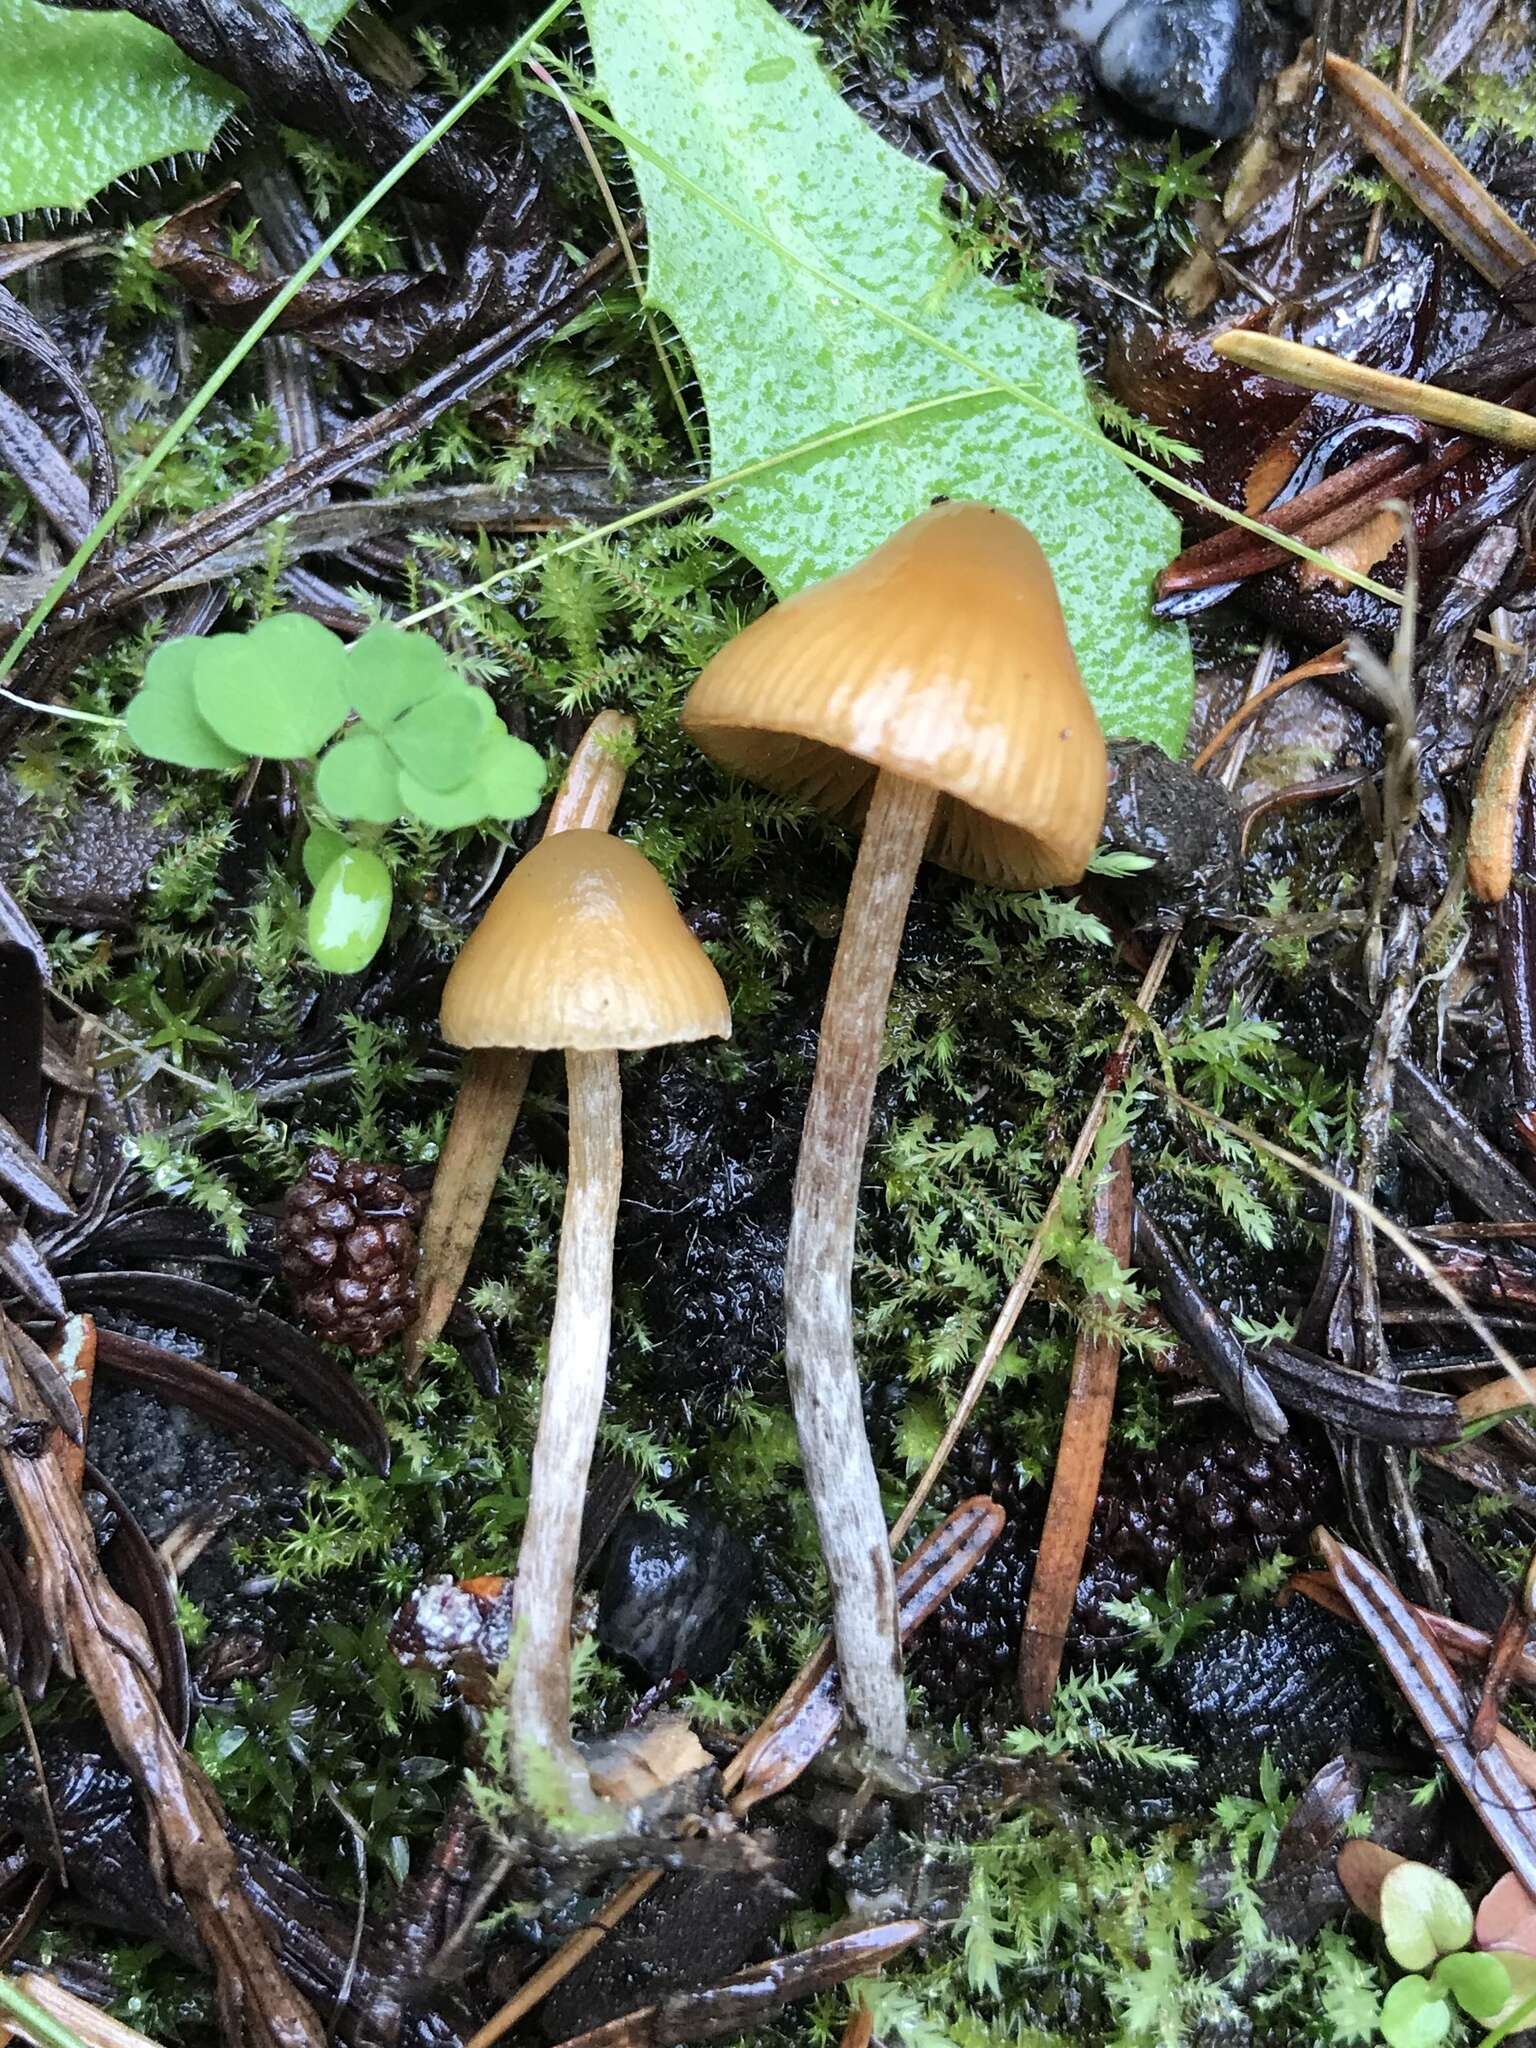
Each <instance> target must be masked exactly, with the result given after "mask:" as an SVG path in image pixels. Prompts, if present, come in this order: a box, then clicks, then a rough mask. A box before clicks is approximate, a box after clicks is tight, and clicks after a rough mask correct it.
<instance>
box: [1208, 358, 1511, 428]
mask: <svg viewBox="0 0 1536 2048" xmlns="http://www.w3.org/2000/svg"><path fill="white" fill-rule="evenodd" d="M1211 347H1212V348H1213V349H1214V351H1215V352H1216V354H1217V355H1219V356H1225V357H1226V358H1227V359H1228V361H1229V362H1234V363H1237V364H1239V365H1240V366H1241V367H1242V368H1243V369H1245V370H1256V371H1258V372H1259V373H1260V374H1261V375H1262V376H1265V377H1275V378H1278V379H1279V380H1280V382H1281V383H1283V384H1297V385H1299V386H1300V387H1301V388H1302V390H1304V391H1326V392H1329V393H1331V394H1332V395H1333V396H1334V397H1335V398H1348V399H1352V400H1354V401H1355V402H1356V403H1357V404H1360V405H1371V406H1374V407H1375V408H1376V409H1377V411H1379V412H1388V413H1406V414H1407V415H1408V416H1409V418H1410V419H1416V420H1426V421H1428V422H1429V424H1430V425H1431V426H1436V427H1450V428H1451V429H1452V430H1453V431H1454V432H1455V433H1457V434H1465V435H1470V436H1473V437H1474V438H1476V439H1477V440H1480V441H1497V442H1498V443H1499V444H1500V445H1501V446H1502V447H1505V448H1519V449H1521V450H1530V449H1533V448H1536V415H1533V414H1531V413H1528V412H1517V411H1516V410H1515V409H1514V408H1513V407H1512V406H1508V405H1495V404H1494V403H1493V402H1492V401H1491V400H1490V399H1487V398H1469V397H1468V396H1467V395H1466V393H1465V392H1461V391H1449V390H1447V389H1446V387H1445V386H1444V385H1442V384H1423V383H1420V381H1419V379H1418V378H1417V377H1393V376H1389V375H1388V373H1387V372H1386V371H1385V370H1372V369H1369V368H1368V367H1367V366H1366V365H1365V364H1364V363H1351V362H1348V361H1346V360H1345V358H1344V357H1343V356H1336V355H1334V354H1333V353H1332V352H1331V351H1330V350H1328V349H1325V348H1309V347H1307V346H1306V344H1305V343H1303V342H1299V341H1284V340H1282V339H1281V337H1280V336H1279V335H1278V334H1251V333H1248V332H1246V331H1244V330H1243V329H1240V328H1234V329H1233V331H1232V332H1231V333H1230V334H1219V335H1218V336H1217V337H1216V339H1215V340H1214V341H1213V342H1212V343H1211Z"/></svg>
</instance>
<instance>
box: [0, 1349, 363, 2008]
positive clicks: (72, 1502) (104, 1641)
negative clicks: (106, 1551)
mask: <svg viewBox="0 0 1536 2048" xmlns="http://www.w3.org/2000/svg"><path fill="white" fill-rule="evenodd" d="M0 1404H3V1405H4V1406H5V1407H7V1408H8V1409H9V1410H10V1411H11V1412H12V1413H14V1414H16V1415H18V1416H20V1417H21V1418H22V1419H23V1420H24V1421H34V1422H36V1421H44V1420H46V1411H45V1410H44V1409H43V1407H42V1405H41V1403H40V1401H39V1400H38V1397H37V1395H36V1393H35V1391H34V1390H33V1387H32V1385H31V1382H30V1380H29V1378H28V1376H27V1374H26V1373H25V1371H24V1370H23V1368H22V1367H21V1365H20V1363H19V1360H18V1358H17V1355H16V1352H15V1348H14V1343H13V1341H12V1330H11V1326H10V1325H9V1324H8V1323H6V1322H3V1321H0ZM0 1478H3V1480H4V1482H5V1486H6V1489H7V1491H8V1492H9V1494H10V1498H11V1503H12V1506H13V1507H14V1508H15V1510H16V1516H17V1519H18V1521H19V1522H20V1524H21V1528H22V1533H23V1535H24V1536H25V1539H26V1544H27V1555H28V1561H29V1568H30V1571H31V1574H32V1581H33V1591H34V1593H35V1596H36V1600H37V1604H38V1606H39V1608H40V1609H41V1611H42V1613H43V1616H44V1618H45V1622H46V1625H47V1628H48V1630H49V1633H50V1635H51V1637H52V1639H53V1642H54V1645H55V1648H56V1649H57V1650H58V1651H59V1652H60V1653H61V1654H63V1655H65V1656H67V1657H68V1659H69V1661H70V1663H71V1665H72V1666H73V1669H74V1671H75V1674H76V1676H77V1677H79V1678H80V1679H81V1680H82V1681H83V1682H84V1684H85V1685H86V1686H87V1688H88V1689H89V1691H90V1693H91V1695H92V1697H93V1699H94V1700H95V1702H96V1706H97V1710H98V1712H99V1713H100V1715H101V1718H102V1720H103V1722H104V1723H105V1725H106V1728H107V1732H108V1734H109V1736H110V1737H111V1740H112V1744H113V1747H114V1748H115V1749H116V1751H117V1753H118V1755H119V1756H120V1757H121V1758H122V1761H123V1764H124V1766H125V1767H126V1769H127V1770H128V1771H129V1773H130V1774H131V1776H132V1777H133V1779H134V1781H135V1783H136V1784H137V1786H138V1788H139V1792H140V1795H141V1797H142V1799H143V1802H144V1807H145V1812H146V1815H147V1818H148V1821H149V1826H150V1831H151V1842H152V1845H153V1852H154V1855H155V1858H156V1860H157V1863H158V1865H159V1866H160V1867H161V1868H162V1869H163V1870H164V1871H165V1873H166V1874H167V1876H168V1877H169V1879H170V1880H171V1882H173V1883H174V1884H175V1886H176V1888H177V1890H178V1891H179V1892H180V1893H181V1896H182V1898H183V1900H184V1901H185V1903H186V1906H187V1910H188V1912H189V1913H190V1914H191V1916H192V1919H193V1922H194V1924H195V1925H196V1927H197V1931H198V1933H199V1935H200V1936H201V1938H202V1942H203V1946H204V1948H205V1949H206V1951H207V1953H208V1957H209V1960H210V1962H211V1964H212V1967H213V1971H214V1976H215V1980H216V1984H217V1989H218V1999H219V2008H220V2014H221V2018H222V2020H223V2023H224V2030H225V2036H226V2039H227V2040H228V2041H229V2042H230V2043H231V2044H235V2043H239V2042H242V2041H244V2042H247V2043H249V2044H250V2048H321V2044H322V2042H323V2039H324V2036H323V2032H322V2029H321V2027H320V2023H319V2021H318V2019H317V2018H316V2016H315V2014H314V2012H313V2011H312V2010H311V2008H310V2006H309V2005H308V2003H307V2002H306V2001H305V2000H304V1999H303V1998H302V1997H301V1996H300V1995H299V1993H298V1992H297V1991H295V1989H294V1988H293V1986H292V1984H290V1983H289V1981H288V1979H287V1978H286V1977H285V1976H284V1975H283V1972H282V1969H281V1967H280V1966H279V1964H278V1960H277V1957H276V1954H275V1953H274V1951H273V1948H272V1944H271V1942H270V1940H269V1938H268V1935H267V1932H266V1929H265V1928H264V1927H263V1926H262V1923H261V1921H260V1920H259V1919H258V1918H257V1916H256V1913H255V1911H254V1909H253V1907H252V1905H251V1902H250V1900H249V1899H248V1898H247V1896H246V1894H245V1891H244V1889H243V1887H242V1885H241V1883H240V1875H239V1869H238V1866H237V1864H236V1861H235V1856H234V1851H233V1850H232V1848H231V1847H230V1843H229V1837H228V1835H227V1834H226V1833H225V1829H224V1816H223V1813H222V1812H221V1810H220V1807H219V1802H218V1799H217V1797H216V1795H215V1793H214V1791H213V1788H212V1786H211V1785H210V1784H209V1783H208V1780H207V1778H206V1777H205V1776H204V1775H203V1772H202V1771H201V1769H200V1768H199V1767H198V1765H197V1764H196V1763H195V1762H194V1761H193V1759H192V1758H191V1756H189V1755H188V1754H187V1752H186V1751H185V1750H183V1748H182V1747H181V1744H180V1743H179V1742H178V1741H177V1739H176V1736H175V1734H174V1732H173V1731H172V1729H171V1726H170V1724H169V1722H168V1721H167V1720H166V1718H165V1714H164V1712H163V1711H162V1709H161V1706H160V1701H159V1698H158V1696H157V1691H156V1684H157V1679H158V1672H157V1671H156V1668H155V1660H154V1655H153V1652H152V1651H151V1649H150V1644H149V1638H148V1636H147V1634H146V1633H145V1629H144V1624H143V1623H142V1622H141V1621H140V1619H139V1617H138V1615H137V1614H135V1613H134V1611H133V1609H132V1608H131V1607H129V1606H127V1605H126V1604H125V1602H124V1601H122V1600H121V1599H120V1598H119V1597H118V1595H117V1594H116V1593H115V1592H114V1591H113V1590H112V1587H111V1586H110V1585H109V1584H108V1583H107V1580H106V1578H105V1576H104V1574H103V1572H102V1570H101V1566H100V1564H99V1562H98V1561H97V1557H96V1544H95V1538H94V1537H93V1535H92V1533H91V1525H90V1522H89V1521H88V1520H87V1518H86V1513H85V1509H84V1507H83V1506H82V1504H81V1501H80V1497H79V1495H78V1494H77V1493H76V1491H75V1489H74V1488H73V1486H71V1484H70V1482H69V1478H68V1475H67V1473H66V1471H65V1469H64V1462H63V1460H62V1458H60V1457H59V1455H58V1453H57V1450H56V1449H54V1448H45V1450H44V1451H43V1453H42V1455H41V1456H38V1457H25V1456H20V1455H18V1454H17V1452H16V1451H14V1450H13V1449H11V1448H10V1445H9V1443H8V1441H7V1440H6V1439H5V1438H4V1437H3V1436H0Z"/></svg>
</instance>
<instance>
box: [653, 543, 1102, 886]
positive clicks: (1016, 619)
mask: <svg viewBox="0 0 1536 2048" xmlns="http://www.w3.org/2000/svg"><path fill="white" fill-rule="evenodd" d="M683 725H684V727H685V729H686V730H687V731H688V733H689V734H690V735H691V737H692V738H693V739H694V740H695V741H696V742H697V744H698V745H699V746H700V747H702V748H703V750H704V752H705V753H706V754H709V755H710V756H712V757H713V759H715V760H716V761H718V762H719V763H720V764H721V766H722V767H725V768H729V769H731V770H732V771H733V773H735V774H737V775H741V776H744V777H745V778H746V779H747V780H748V781H752V782H759V783H763V784H765V785H766V786H767V787H768V788H769V789H777V790H782V791H784V792H785V793H786V794H788V795H792V796H798V797H802V798H804V799H805V801H806V802H808V803H812V804H815V805H816V806H817V807H818V808H819V809H821V810H824V811H829V812H831V813H832V814H833V815H834V816H838V817H843V818H845V819H847V820H849V821H850V822H853V823H857V822H858V821H859V820H860V819H862V817H863V814H864V810H865V808H866V806H867V804H868V801H869V792H870V788H871V785H872V784H873V782H874V778H875V775H876V773H877V771H879V770H881V769H890V770H892V771H893V772H894V773H895V774H897V775H904V776H907V777H909V778H910V779H911V780H912V781H914V782H921V783H925V784H926V785H928V786H929V787H930V788H932V789H936V790H938V791H940V792H941V794H942V796H943V798H944V801H943V802H941V803H940V805H939V809H938V814H937V817H936V818H935V821H934V830H933V836H932V839H931V840H930V842H929V846H928V857H929V859H930V860H936V861H938V862H939V863H940V865H941V866H943V867H947V868H953V869H954V870H955V871H956V872H957V873H959V874H962V875H968V876H970V877H971V878H972V879H973V880H975V881H979V882H991V883H993V884H995V885H997V886H999V887H1002V888H1030V889H1032V888H1041V887H1049V886H1050V885H1052V884H1054V883H1058V882H1075V881H1076V880H1077V879H1078V877H1079V876H1080V875H1081V874H1082V872H1083V869H1084V868H1085V867H1086V865H1087V863H1088V857H1089V855H1090V854H1091V853H1092V851H1093V848H1094V845H1095V843H1096V842H1097V840H1098V836H1099V829H1100V827H1101V825H1102V824H1103V821H1104V799H1105V787H1106V770H1105V756H1104V738H1103V735H1102V733H1101V732H1100V731H1099V722H1098V719H1097V717H1096V716H1095V714H1094V709H1093V705H1092V704H1091V702H1090V701H1089V698H1088V693H1087V691H1086V690H1085V689H1084V688H1083V684H1082V678H1081V677H1080V676H1079V675H1078V672H1077V662H1076V659H1075V658H1074V656H1073V653H1072V647H1071V643H1070V642H1069V640H1068V639H1067V629H1066V626H1065V624H1064V622H1063V620H1062V616H1061V606H1060V603H1059V602H1058V600H1057V596H1056V585H1055V583H1054V581H1053V580H1052V577H1051V571H1050V565H1049V564H1048V563H1047V561H1046V559H1045V556H1044V555H1043V554H1042V553H1041V551H1040V547H1039V544H1038V543H1037V541H1036V540H1035V538H1034V536H1033V535H1032V534H1031V533H1030V532H1029V531H1028V530H1027V528H1025V527H1023V526H1021V525H1020V524H1019V522H1018V520H1017V519H1015V518H1013V516H1012V515H1011V514H1010V513H1007V512H998V511H994V510H993V509H992V508H991V507H990V506H987V505H967V504H943V505H935V506H933V507H931V508H930V510H928V511H927V512H924V513H921V514H920V515H919V516H918V517H917V518H916V519H913V520H910V521H909V522H908V523H907V525H905V526H904V527H902V528H901V530H900V531H899V532H898V533H895V534H893V535H892V536H891V538H890V539H889V540H888V541H886V542H885V543H884V544H883V545H882V546H880V547H878V548H876V549H875V551H874V553H873V554H872V555H869V556H868V557H866V559H865V560H864V561H862V562H859V563H857V564H856V565H855V566H854V567H853V568H852V569H846V570H844V572H843V573H842V575H840V576H833V577H831V578H830V579H829V580H828V581H827V582H825V583H818V584H815V585H813V586H812V587H811V588H810V589H807V590H802V591H800V592H798V593H797V594H796V595H795V596H794V597H791V598H787V599H786V600H785V602H784V603H783V604H780V605H776V606H775V607H774V608H773V610H772V611H769V612H765V613H764V614H763V616H762V617H761V618H760V619H757V620H756V621H754V623H753V624H752V625H750V626H748V627H747V629H746V631H745V632H743V633H739V634H738V635H737V636H736V638H735V639H734V640H732V641H731V642H730V644H729V645H728V646H726V647H723V648H722V649H721V650H720V652H719V653H718V654H717V655H716V656H715V657H714V659H713V661H711V662H710V663H709V664H708V666H707V667H706V668H705V669H704V671H703V673H702V674H701V675H700V677H699V679H698V681H697V682H696V683H695V684H694V686H693V688H692V690H691V691H690V692H689V695H688V701H687V703H686V704H685V705H684V706H683Z"/></svg>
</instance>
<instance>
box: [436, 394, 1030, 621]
mask: <svg viewBox="0 0 1536 2048" xmlns="http://www.w3.org/2000/svg"><path fill="white" fill-rule="evenodd" d="M998 389H999V387H998V386H997V385H995V384H987V385H983V386H982V387H981V388H980V389H979V390H976V391H946V392H943V393H942V394H941V395H940V396H939V397H937V398H919V399H915V400H914V401H913V402H912V404H911V405H899V406H894V407H893V408H892V409H891V410H890V411H889V412H877V413H871V414H870V416H869V417H868V418H867V419H862V420H854V421H853V423H852V424H851V425H849V426H846V427H829V428H828V429H827V430H826V432H825V433H821V434H813V435H812V436H811V437H810V439H809V440H807V441H797V442H796V443H795V444H794V446H793V447H792V448H780V449H778V450H776V451H775V453H774V454H772V455H764V456H760V457H759V459H758V460H757V461H756V462H744V463H743V464H742V466H741V467H740V469H733V470H729V471H727V472H726V474H725V475H724V476H717V477H708V478H706V479H705V481H704V482H703V483H699V484H690V485H689V486H688V488H687V489H686V490H682V491H674V492H673V493H672V495H671V496H670V497H667V498H658V499H657V500H656V502H655V504H653V505H642V506H641V507H640V508H639V509H638V510H637V511H634V512H625V513H622V514H621V515H620V516H619V517H618V518H617V519H610V520H608V521H607V522H606V523H605V524H604V525H602V526H590V527H587V528H586V529H585V531H583V532H581V533H576V534H572V535H571V536H570V538H569V539H567V540H561V541H554V542H552V543H551V544H550V545H549V546H548V547H542V548H538V549H536V550H535V551H534V553H533V554H531V555H529V556H528V557H527V558H526V560H524V561H521V562H508V563H507V565H506V567H505V568H502V569H498V570H497V571H496V573H495V574H494V575H492V576H486V577H484V578H482V580H481V581H480V582H479V583H469V584H466V585H465V586H464V588H463V589H462V590H455V591H452V592H450V593H449V595H448V596H447V597H440V598H439V599H438V600H437V602H436V604H428V605H423V606H422V607H421V609H420V610H419V611H414V612H410V613H408V614H407V616H406V617H405V618H403V619H401V620H399V621H398V623H399V624H400V625H401V626H419V625H420V624H421V622H422V620H423V619H432V618H436V617H437V616H438V614H439V613H440V612H447V611H452V610H453V609H454V607H455V606H456V605H462V604H469V603H472V602H473V600H474V599H475V598H477V597H486V596H488V595H489V594H490V592H491V591H493V590H495V589H496V588H497V586H498V585H500V584H503V583H505V582H507V581H508V580H509V579H516V580H519V581H520V580H521V579H522V578H523V577H525V576H530V575H532V574H534V572H535V571H537V570H539V569H542V568H543V567H544V565H545V563H546V562H552V561H554V560H555V558H556V557H557V556H558V555H574V554H578V553H580V551H581V550H582V549H583V548H590V547H595V546H596V545H597V543H598V542H599V541H603V540H611V539H612V538H613V537H614V535H615V534H619V533H627V532H628V531H629V530H630V529H631V528H632V527H636V526H645V525H648V524H649V523H650V522H651V521H652V520H656V519H663V518H666V517H667V516H668V515H669V514H671V513H673V512H680V511H682V510H683V508H684V507H685V506H688V505H698V504H702V503H704V502H705V501H706V500H707V499H710V498H714V497H718V496H719V494H720V493H721V492H722V491H729V490H732V489H734V487H735V486H736V485H737V484H744V483H748V482H750V480H751V479H752V478H753V477H755V476H763V475H765V474H766V473H767V472H768V471H770V470H774V469H779V468H781V467H782V466H783V465H784V464H785V463H786V462H798V461H799V460H800V458H801V457H802V456H804V455H815V454H818V453H819V452H820V451H821V450H822V449H823V448H836V447H840V446H841V445H842V444H843V443H844V442H845V441H854V440H857V439H858V437H859V435H860V434H870V433H875V432H877V431H878V430H879V429H880V428H882V427H889V426H894V425H896V424H897V423H899V422H900V421H902V420H909V419H916V418H918V417H919V415H921V414H924V413H930V412H942V411H944V410H945V409H946V408H948V407H950V406H955V405H970V404H973V403H974V402H975V400H977V399H978V398H990V397H991V396H992V395H993V394H994V393H995V392H996V391H997V390H998Z"/></svg>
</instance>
